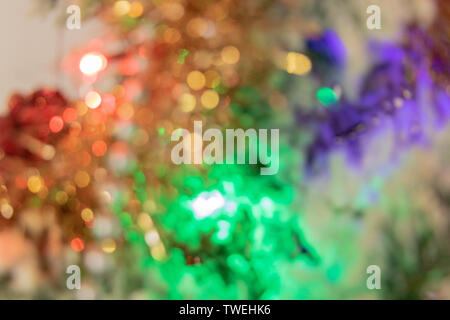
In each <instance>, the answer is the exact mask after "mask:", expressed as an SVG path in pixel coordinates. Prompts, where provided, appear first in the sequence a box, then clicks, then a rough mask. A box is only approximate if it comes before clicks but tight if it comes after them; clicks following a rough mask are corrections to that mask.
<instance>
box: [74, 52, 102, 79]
mask: <svg viewBox="0 0 450 320" xmlns="http://www.w3.org/2000/svg"><path fill="white" fill-rule="evenodd" d="M106 65H107V61H106V58H105V56H104V55H102V54H101V53H88V54H86V55H84V56H83V58H81V61H80V70H81V72H82V73H83V74H85V75H87V76H92V75H94V74H96V73H98V72H100V71H102V70H104V69H105V68H106Z"/></svg>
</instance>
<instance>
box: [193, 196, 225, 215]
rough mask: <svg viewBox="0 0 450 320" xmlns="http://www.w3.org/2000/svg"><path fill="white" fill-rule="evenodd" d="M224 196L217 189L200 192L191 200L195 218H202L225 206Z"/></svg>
mask: <svg viewBox="0 0 450 320" xmlns="http://www.w3.org/2000/svg"><path fill="white" fill-rule="evenodd" d="M225 203H226V202H225V198H224V197H223V196H222V194H221V193H220V192H219V191H212V192H202V193H200V194H199V195H198V196H197V198H195V199H194V200H192V201H191V208H192V211H193V212H194V216H195V218H196V219H198V220H200V219H204V218H206V217H208V216H210V215H212V214H213V213H214V212H216V211H217V210H219V209H221V208H223V207H224V206H225Z"/></svg>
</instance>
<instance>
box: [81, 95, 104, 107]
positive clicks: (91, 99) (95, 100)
mask: <svg viewBox="0 0 450 320" xmlns="http://www.w3.org/2000/svg"><path fill="white" fill-rule="evenodd" d="M84 102H85V103H86V105H87V106H88V107H89V108H91V109H95V108H98V106H99V105H100V104H101V103H102V97H101V96H100V94H99V93H98V92H96V91H89V92H88V93H87V94H86V96H85V97H84Z"/></svg>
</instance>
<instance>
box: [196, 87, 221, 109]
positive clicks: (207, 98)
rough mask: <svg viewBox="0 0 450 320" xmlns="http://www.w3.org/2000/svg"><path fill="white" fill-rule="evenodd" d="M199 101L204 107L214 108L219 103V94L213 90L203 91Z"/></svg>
mask: <svg viewBox="0 0 450 320" xmlns="http://www.w3.org/2000/svg"><path fill="white" fill-rule="evenodd" d="M200 101H201V102H202V105H203V107H205V108H206V109H214V108H215V107H217V105H218V104H219V95H218V94H217V92H215V91H214V90H206V91H205V92H203V94H202V96H201V98H200Z"/></svg>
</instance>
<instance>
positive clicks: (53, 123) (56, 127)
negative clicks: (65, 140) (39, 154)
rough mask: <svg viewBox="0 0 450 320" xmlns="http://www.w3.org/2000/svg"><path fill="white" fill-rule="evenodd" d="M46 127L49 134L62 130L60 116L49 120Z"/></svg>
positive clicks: (62, 125) (62, 122)
mask: <svg viewBox="0 0 450 320" xmlns="http://www.w3.org/2000/svg"><path fill="white" fill-rule="evenodd" d="M48 126H49V128H50V131H51V132H54V133H56V132H60V131H61V130H62V129H63V128H64V121H63V119H62V118H61V117H60V116H54V117H53V118H51V119H50V122H49V125H48Z"/></svg>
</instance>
